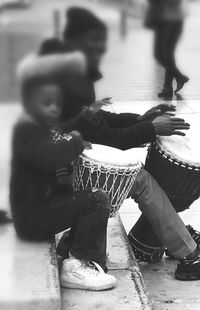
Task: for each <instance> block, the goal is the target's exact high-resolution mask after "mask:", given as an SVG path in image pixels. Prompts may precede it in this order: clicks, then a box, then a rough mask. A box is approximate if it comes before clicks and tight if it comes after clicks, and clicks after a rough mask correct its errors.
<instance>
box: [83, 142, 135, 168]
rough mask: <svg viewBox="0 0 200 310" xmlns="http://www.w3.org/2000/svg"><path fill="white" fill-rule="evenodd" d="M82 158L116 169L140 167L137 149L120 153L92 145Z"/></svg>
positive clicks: (102, 146) (109, 148)
mask: <svg viewBox="0 0 200 310" xmlns="http://www.w3.org/2000/svg"><path fill="white" fill-rule="evenodd" d="M83 157H85V158H88V159H89V160H92V161H95V162H98V163H104V164H108V165H111V166H118V167H120V166H126V167H127V166H135V165H140V160H139V159H138V153H137V149H131V150H128V151H122V150H119V149H116V148H113V147H109V146H105V145H99V144H92V149H91V150H85V151H84V152H83Z"/></svg>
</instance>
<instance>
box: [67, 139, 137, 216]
mask: <svg viewBox="0 0 200 310" xmlns="http://www.w3.org/2000/svg"><path fill="white" fill-rule="evenodd" d="M133 152H134V150H133ZM133 152H126V151H121V150H119V149H115V148H112V147H108V146H103V145H98V144H93V145H92V149H91V150H85V151H84V152H83V154H82V155H80V156H79V157H78V159H77V160H75V161H74V163H73V166H74V169H73V170H74V175H73V188H74V191H80V190H84V189H86V188H101V189H103V190H104V191H105V192H106V193H107V194H108V196H109V198H110V201H111V208H112V209H111V213H110V216H111V217H112V216H114V215H115V214H116V213H117V212H118V210H119V209H120V207H121V205H122V203H123V201H124V200H125V199H126V198H127V197H128V195H129V192H130V189H131V188H132V186H133V184H134V182H135V179H136V176H137V174H138V172H139V171H140V168H141V164H140V161H138V160H137V158H136V156H135V154H136V153H133Z"/></svg>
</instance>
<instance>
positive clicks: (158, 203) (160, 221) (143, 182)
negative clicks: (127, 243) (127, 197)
mask: <svg viewBox="0 0 200 310" xmlns="http://www.w3.org/2000/svg"><path fill="white" fill-rule="evenodd" d="M131 197H132V198H133V199H134V200H135V201H136V202H137V203H138V204H139V208H140V210H141V211H142V213H143V214H144V216H145V217H146V219H147V220H148V222H149V223H150V224H151V226H152V228H153V230H154V232H155V233H156V235H157V236H158V238H159V239H160V240H161V242H162V243H163V244H165V245H166V246H167V248H168V249H169V252H170V253H171V254H172V255H173V256H174V257H176V258H178V259H182V258H184V257H186V256H188V255H190V254H191V253H192V252H193V251H195V249H196V247H197V245H196V243H195V242H194V240H193V239H192V237H191V236H190V234H189V232H188V230H187V229H186V227H185V225H184V223H183V222H182V220H181V218H180V217H179V215H178V214H177V213H176V211H175V209H174V208H173V206H172V204H171V203H170V201H169V199H168V197H167V195H166V194H165V192H164V191H163V190H162V189H161V187H160V186H159V185H158V183H157V182H156V181H155V179H154V178H153V177H152V176H151V175H150V174H149V173H148V172H147V171H145V170H144V169H142V170H141V172H140V173H139V174H138V177H137V178H136V181H135V184H134V186H133V188H132V190H131Z"/></svg>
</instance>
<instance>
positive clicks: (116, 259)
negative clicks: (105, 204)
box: [61, 215, 151, 310]
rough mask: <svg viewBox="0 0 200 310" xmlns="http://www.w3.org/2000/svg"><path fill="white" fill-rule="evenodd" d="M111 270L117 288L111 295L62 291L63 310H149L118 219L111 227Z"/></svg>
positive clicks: (112, 222)
mask: <svg viewBox="0 0 200 310" xmlns="http://www.w3.org/2000/svg"><path fill="white" fill-rule="evenodd" d="M108 269H109V273H110V274H113V275H115V276H116V278H117V279H118V285H117V287H116V288H114V289H112V290H110V291H103V292H91V291H82V290H72V289H61V294H62V309H63V310H93V309H102V310H112V309H115V308H116V306H117V310H133V309H134V310H150V309H151V306H150V302H149V298H148V293H147V289H146V286H145V284H144V281H143V278H142V275H141V272H140V270H139V267H138V264H137V262H136V260H135V258H134V255H133V252H132V250H131V248H130V245H129V242H128V239H127V236H126V232H125V230H124V227H123V224H122V222H121V219H120V216H119V215H117V216H116V217H114V218H111V219H110V220H109V224H108Z"/></svg>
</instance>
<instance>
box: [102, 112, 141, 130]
mask: <svg viewBox="0 0 200 310" xmlns="http://www.w3.org/2000/svg"><path fill="white" fill-rule="evenodd" d="M100 113H101V114H102V115H103V117H104V118H105V119H106V121H107V123H108V125H109V127H111V128H125V127H128V126H131V125H133V124H136V123H137V122H138V117H139V116H140V115H139V114H133V113H120V114H117V113H110V112H106V111H100Z"/></svg>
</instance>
